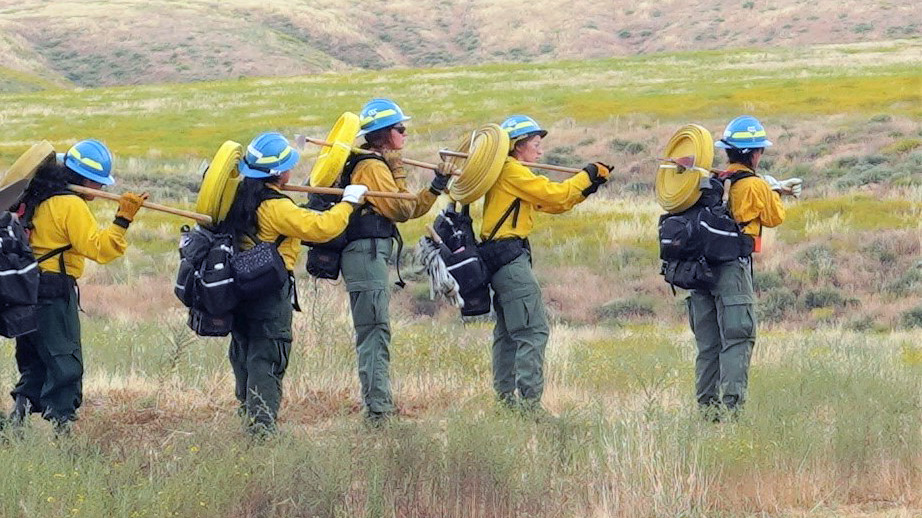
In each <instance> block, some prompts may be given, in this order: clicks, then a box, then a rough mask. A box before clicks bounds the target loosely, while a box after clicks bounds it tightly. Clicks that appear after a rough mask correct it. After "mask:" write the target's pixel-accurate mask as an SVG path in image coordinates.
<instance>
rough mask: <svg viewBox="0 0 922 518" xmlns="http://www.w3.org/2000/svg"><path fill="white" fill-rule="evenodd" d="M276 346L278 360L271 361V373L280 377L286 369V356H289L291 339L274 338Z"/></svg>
mask: <svg viewBox="0 0 922 518" xmlns="http://www.w3.org/2000/svg"><path fill="white" fill-rule="evenodd" d="M275 345H276V347H277V348H278V355H279V356H278V361H276V362H274V363H273V374H274V375H275V377H276V378H278V379H282V377H283V376H285V371H286V370H288V358H289V356H291V340H275Z"/></svg>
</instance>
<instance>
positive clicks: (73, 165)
mask: <svg viewBox="0 0 922 518" xmlns="http://www.w3.org/2000/svg"><path fill="white" fill-rule="evenodd" d="M63 162H64V165H65V166H66V167H67V168H68V169H70V170H71V171H73V172H75V173H77V174H79V175H80V176H82V177H84V178H88V179H90V180H92V181H94V182H97V183H101V184H103V185H112V184H114V183H115V178H113V177H112V153H110V152H109V148H107V147H106V145H105V144H103V143H102V142H100V141H98V140H93V139H89V140H81V141H80V142H77V143H76V144H74V145H73V146H71V148H70V149H68V150H67V153H64V157H63Z"/></svg>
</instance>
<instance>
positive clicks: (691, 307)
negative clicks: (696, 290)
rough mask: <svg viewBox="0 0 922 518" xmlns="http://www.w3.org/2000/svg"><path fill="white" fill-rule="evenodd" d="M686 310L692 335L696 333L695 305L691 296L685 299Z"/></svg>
mask: <svg viewBox="0 0 922 518" xmlns="http://www.w3.org/2000/svg"><path fill="white" fill-rule="evenodd" d="M685 309H687V310H688V327H690V328H691V332H692V334H694V333H695V305H694V304H692V299H691V295H689V296H688V297H685Z"/></svg>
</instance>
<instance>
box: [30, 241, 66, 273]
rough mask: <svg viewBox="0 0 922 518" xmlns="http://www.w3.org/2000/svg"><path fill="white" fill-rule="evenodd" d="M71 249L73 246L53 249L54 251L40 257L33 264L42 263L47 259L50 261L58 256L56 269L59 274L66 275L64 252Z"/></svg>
mask: <svg viewBox="0 0 922 518" xmlns="http://www.w3.org/2000/svg"><path fill="white" fill-rule="evenodd" d="M73 247H74V246H73V245H70V244H68V245H64V246H60V247H58V248H55V249H54V250H51V251H49V252H46V253H44V254H42V255H40V256H39V257H38V258H36V259H35V262H36V264H37V263H42V262H44V261H47V260H48V259H51V258H52V257H54V256H58V267H59V269H60V270H61V274H62V275H67V267H65V266H64V252H66V251H68V250H70V249H71V248H73Z"/></svg>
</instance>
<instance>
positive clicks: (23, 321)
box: [0, 211, 71, 338]
mask: <svg viewBox="0 0 922 518" xmlns="http://www.w3.org/2000/svg"><path fill="white" fill-rule="evenodd" d="M27 224H28V222H26V224H24V223H23V221H22V220H21V219H20V218H19V216H18V215H17V214H14V213H12V212H9V211H3V212H0V336H5V337H7V338H15V337H17V336H22V335H25V334H28V333H31V332H33V331H35V330H36V329H37V326H38V322H37V321H36V319H35V305H36V304H37V303H38V296H39V289H40V286H41V272H40V270H39V268H38V264H39V263H40V262H42V261H44V260H46V259H50V258H52V257H54V256H56V255H60V254H62V253H64V252H65V251H66V250H69V249H70V248H71V247H70V245H67V246H63V247H60V248H56V249H54V250H51V251H50V252H48V253H46V254H44V255H42V256H41V257H39V258H37V259H36V258H35V255H34V253H33V251H32V247H31V246H29V236H28V233H27V232H26V226H27ZM63 265H64V262H63V259H61V271H62V272H64V268H63Z"/></svg>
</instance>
